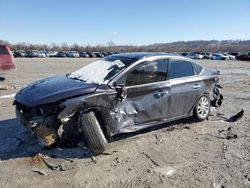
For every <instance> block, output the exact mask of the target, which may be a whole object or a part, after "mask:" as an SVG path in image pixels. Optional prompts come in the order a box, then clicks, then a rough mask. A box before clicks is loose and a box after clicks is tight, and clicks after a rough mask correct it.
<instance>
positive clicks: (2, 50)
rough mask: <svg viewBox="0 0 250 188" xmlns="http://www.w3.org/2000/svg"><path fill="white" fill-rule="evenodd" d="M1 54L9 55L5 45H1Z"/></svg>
mask: <svg viewBox="0 0 250 188" xmlns="http://www.w3.org/2000/svg"><path fill="white" fill-rule="evenodd" d="M0 55H9V52H8V50H7V49H6V47H5V46H0Z"/></svg>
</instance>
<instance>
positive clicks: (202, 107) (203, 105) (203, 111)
mask: <svg viewBox="0 0 250 188" xmlns="http://www.w3.org/2000/svg"><path fill="white" fill-rule="evenodd" d="M197 109H198V114H199V116H200V117H201V118H206V116H207V115H208V113H209V101H208V99H207V97H204V96H203V97H201V98H200V100H199V103H198V108H197Z"/></svg>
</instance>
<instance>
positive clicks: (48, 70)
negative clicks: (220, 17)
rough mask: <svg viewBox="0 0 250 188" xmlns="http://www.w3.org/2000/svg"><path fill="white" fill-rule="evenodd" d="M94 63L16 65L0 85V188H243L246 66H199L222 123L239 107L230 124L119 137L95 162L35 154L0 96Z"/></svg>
mask: <svg viewBox="0 0 250 188" xmlns="http://www.w3.org/2000/svg"><path fill="white" fill-rule="evenodd" d="M93 60H94V59H68V58H67V59H53V58H50V59H48V58H44V59H36V58H34V59H26V58H23V59H16V64H17V67H18V70H17V71H16V72H13V73H9V74H6V75H5V77H6V81H4V82H0V85H1V86H7V88H6V89H7V90H0V174H1V175H0V187H11V188H13V187H115V188H117V187H124V188H125V187H209V188H210V187H215V188H219V187H250V119H249V117H250V62H237V61H209V60H204V61H200V62H201V64H205V65H206V66H208V67H212V68H216V69H218V70H220V71H221V79H220V83H221V85H222V86H223V87H224V89H223V91H222V92H223V94H224V103H223V106H222V107H221V108H220V111H219V112H220V113H221V114H222V115H223V116H225V117H229V116H231V115H233V114H236V113H237V112H239V111H240V110H241V109H244V111H245V114H244V116H243V118H241V119H240V120H239V121H237V122H236V123H229V122H223V121H221V119H220V118H218V117H213V116H211V117H210V118H209V120H208V121H204V122H199V123H197V122H194V121H192V120H188V119H187V120H182V121H178V122H174V123H171V124H166V125H162V126H159V127H157V128H154V129H149V130H146V131H143V132H139V133H136V134H126V135H120V136H116V137H114V138H113V139H110V140H109V142H110V148H109V149H108V150H107V151H106V153H104V154H101V155H98V156H95V157H94V158H93V157H91V153H90V152H89V151H88V150H87V149H86V148H83V147H84V146H83V147H76V148H53V149H50V150H45V149H43V148H41V147H40V146H39V145H38V144H37V142H36V140H35V139H34V138H33V137H31V136H30V135H29V134H28V133H27V132H26V131H25V130H24V129H23V128H21V127H20V126H19V125H18V123H17V122H16V120H15V113H14V107H13V106H12V102H13V98H3V97H1V96H3V95H10V94H14V93H16V92H17V91H18V90H19V89H20V88H21V87H23V86H25V85H27V84H29V83H30V82H33V81H35V80H38V79H41V78H45V77H48V76H52V75H60V74H65V73H68V72H71V71H73V70H76V69H78V68H80V67H82V66H84V65H86V64H87V63H88V62H91V61H93ZM232 135H233V136H232ZM38 153H40V155H37V154H38ZM45 155H47V156H49V158H48V159H47V160H50V161H52V163H59V164H62V163H64V164H65V161H66V162H69V163H67V164H66V165H61V166H60V167H59V168H60V169H59V170H51V169H49V168H48V167H47V166H46V165H45V163H44V160H43V158H44V156H45ZM68 159H71V160H72V161H73V162H72V161H71V160H70V161H69V160H68ZM68 164H70V165H68ZM39 173H41V174H39Z"/></svg>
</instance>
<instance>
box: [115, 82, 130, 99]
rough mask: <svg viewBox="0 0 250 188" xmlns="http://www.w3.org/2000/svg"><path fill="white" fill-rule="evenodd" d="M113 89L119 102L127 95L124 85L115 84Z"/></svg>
mask: <svg viewBox="0 0 250 188" xmlns="http://www.w3.org/2000/svg"><path fill="white" fill-rule="evenodd" d="M115 90H116V91H117V99H118V100H119V101H121V102H122V101H124V100H125V99H126V97H127V90H126V88H125V85H124V84H122V85H116V86H115Z"/></svg>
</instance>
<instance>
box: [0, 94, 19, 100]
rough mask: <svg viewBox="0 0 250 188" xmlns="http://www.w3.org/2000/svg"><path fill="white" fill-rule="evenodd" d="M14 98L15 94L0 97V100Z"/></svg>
mask: <svg viewBox="0 0 250 188" xmlns="http://www.w3.org/2000/svg"><path fill="white" fill-rule="evenodd" d="M15 96H16V93H13V94H10V95H2V96H0V99H6V98H13V97H15Z"/></svg>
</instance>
